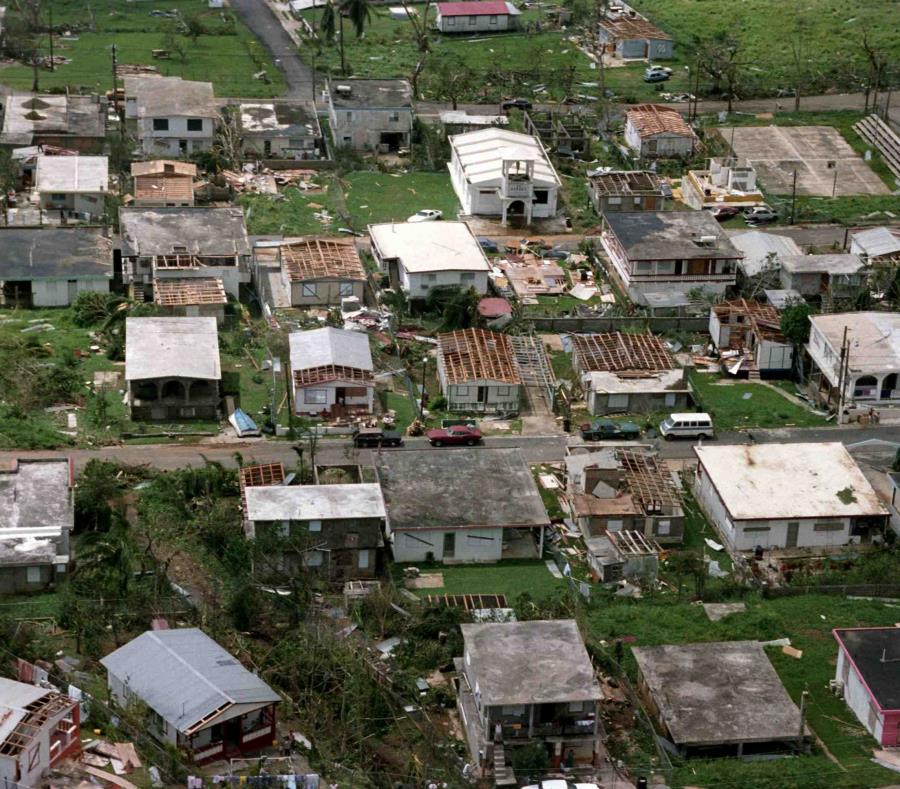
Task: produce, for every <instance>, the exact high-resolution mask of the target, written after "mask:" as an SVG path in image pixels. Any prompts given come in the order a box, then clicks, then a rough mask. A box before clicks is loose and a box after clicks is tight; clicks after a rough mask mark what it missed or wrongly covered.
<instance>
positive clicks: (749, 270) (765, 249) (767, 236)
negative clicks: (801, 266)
mask: <svg viewBox="0 0 900 789" xmlns="http://www.w3.org/2000/svg"><path fill="white" fill-rule="evenodd" d="M730 238H731V243H732V244H733V245H734V246H735V247H737V249H738V250H740V252H741V254H742V255H743V258H742V260H741V262H740V270H741V272H742V273H743V275H744V276H745V277H748V278H749V277H756V276H759V275H760V274H765V273H766V272H767V271H771V272H772V276H771V277H770V278H771V280H772V284H775V285H777V284H778V282H779V281H780V271H781V261H782V260H784V259H785V258H787V257H796V256H798V255H802V254H803V250H802V249H800V247H799V246H798V245H797V242H796V241H794V239H792V238H791V237H790V236H782V235H779V234H778V233H766V232H765V231H763V230H748V231H746V232H743V233H735V234H734V235H733V236H731V237H730Z"/></svg>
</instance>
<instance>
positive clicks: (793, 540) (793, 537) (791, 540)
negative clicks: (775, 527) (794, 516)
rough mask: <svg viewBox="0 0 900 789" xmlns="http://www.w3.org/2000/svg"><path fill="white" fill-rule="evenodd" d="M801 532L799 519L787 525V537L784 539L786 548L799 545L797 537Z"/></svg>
mask: <svg viewBox="0 0 900 789" xmlns="http://www.w3.org/2000/svg"><path fill="white" fill-rule="evenodd" d="M799 532H800V523H799V521H791V522H790V523H788V525H787V538H786V539H785V541H784V547H785V548H796V547H797V537H798V535H799Z"/></svg>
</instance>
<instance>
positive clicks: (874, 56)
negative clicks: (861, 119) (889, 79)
mask: <svg viewBox="0 0 900 789" xmlns="http://www.w3.org/2000/svg"><path fill="white" fill-rule="evenodd" d="M862 48H863V53H864V54H865V58H866V64H867V65H868V69H869V72H868V77H867V79H866V107H865V111H866V112H868V111H869V95H870V93H872V91H874V95H873V96H872V107H873V109H874V108H877V106H878V91H879V89H880V88H881V81H882V78H883V77H884V73H885V70H886V69H887V67H888V63H889V59H888V56H887V55H886V54H885V53H884V52H882V51H881V50H880V49H877V48H876V47H875V45H874V44H873V43H872V39H871V37H870V35H869V32H868V31H866V32H865V33H863V38H862Z"/></svg>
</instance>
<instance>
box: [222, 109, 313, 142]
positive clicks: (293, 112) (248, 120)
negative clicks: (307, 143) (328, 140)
mask: <svg viewBox="0 0 900 789" xmlns="http://www.w3.org/2000/svg"><path fill="white" fill-rule="evenodd" d="M238 112H239V113H240V118H241V131H243V132H244V135H245V136H248V137H274V136H277V137H307V136H315V137H318V136H319V134H321V130H320V129H319V119H318V117H317V116H316V110H315V107H314V106H313V105H312V104H305V103H303V102H299V101H298V102H292V103H290V104H286V103H283V102H253V103H250V102H245V103H243V104H241V105H240V106H239V107H238Z"/></svg>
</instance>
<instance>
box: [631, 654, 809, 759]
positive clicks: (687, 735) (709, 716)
mask: <svg viewBox="0 0 900 789" xmlns="http://www.w3.org/2000/svg"><path fill="white" fill-rule="evenodd" d="M631 652H632V654H633V655H634V659H635V661H636V662H637V665H638V682H637V690H638V695H639V696H640V698H641V701H642V702H643V703H644V706H645V709H646V710H647V712H648V713H649V715H650V718H651V719H652V720H653V722H654V724H655V725H656V727H657V729H658V731H660V732H661V733H662V736H663V737H665V738H666V739H667V740H668V741H669V743H670V744H671V745H673V746H674V748H675V749H677V750H678V752H679V753H681V755H682V756H688V757H690V756H706V757H712V756H725V755H728V756H737V757H739V758H740V757H741V756H748V755H750V754H754V753H768V752H773V751H775V752H777V751H781V750H785V751H789V752H790V751H792V747H796V745H797V743H798V739H799V740H802V739H806V738H807V737H808V733H807V731H806V729H805V727H804V728H801V726H802V718H801V716H800V710H799V709H797V706H796V705H795V704H794V702H793V701H792V700H791V697H790V696H789V695H788V692H787V690H785V688H784V685H782V684H781V680H780V679H779V677H778V674H777V673H776V672H775V669H774V668H773V667H772V664H771V662H770V661H769V658H768V656H767V655H766V653H765V651H764V650H763V647H762V644H760V643H759V642H758V641H719V642H711V643H703V644H678V645H664V646H655V647H632V649H631ZM801 732H802V734H801Z"/></svg>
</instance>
